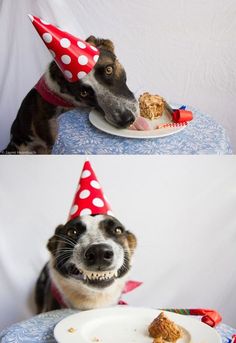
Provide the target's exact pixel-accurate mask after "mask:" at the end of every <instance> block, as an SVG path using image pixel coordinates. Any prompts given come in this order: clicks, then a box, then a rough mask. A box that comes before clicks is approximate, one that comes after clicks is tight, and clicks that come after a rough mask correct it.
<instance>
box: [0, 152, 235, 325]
mask: <svg viewBox="0 0 236 343" xmlns="http://www.w3.org/2000/svg"><path fill="white" fill-rule="evenodd" d="M90 160H91V162H92V164H93V167H94V169H95V171H96V174H97V176H98V178H99V180H100V182H101V184H102V186H103V189H104V191H105V193H106V194H107V196H108V197H109V199H110V202H111V205H112V208H113V211H114V213H116V216H117V217H118V218H119V219H120V220H121V221H122V222H123V223H124V224H125V225H126V227H127V228H128V229H130V230H132V231H133V232H134V233H135V234H136V235H137V237H138V242H139V244H138V250H137V253H136V258H135V263H134V267H133V270H132V274H131V278H133V279H134V280H140V281H143V282H144V285H143V286H142V287H140V289H138V290H136V291H134V292H133V294H130V295H128V296H127V297H126V299H127V300H128V302H129V303H130V304H133V305H136V306H139V305H141V306H151V307H156V308H161V307H178V308H194V307H205V308H207V307H209V308H213V309H218V310H219V311H220V313H221V314H222V315H223V321H224V322H225V323H228V324H231V325H232V326H234V327H236V319H235V308H236V297H235V289H236V264H235V260H236V249H235V244H236V213H235V203H236V186H235V175H236V158H234V157H233V158H229V157H221V158H220V157H209V156H208V157H202V158H199V157H193V158H191V157H169V158H168V157H155V158H154V157H141V156H140V157H139V158H137V157H132V156H129V157H124V156H123V157H122V156H115V157H112V156H106V157H103V156H98V157H91V158H90ZM83 161H84V158H83V157H80V156H78V157H70V156H65V157H61V158H60V157H39V158H37V157H35V156H34V157H27V156H25V157H23V156H22V157H21V158H18V157H2V158H1V168H0V180H1V184H0V204H1V206H0V237H1V239H0V275H1V282H0V304H1V310H0V317H1V318H0V327H3V326H6V325H9V324H10V323H12V322H16V321H19V320H22V319H24V318H28V317H29V316H31V315H32V306H31V305H29V304H30V303H32V290H33V287H34V283H35V280H36V278H37V276H38V274H39V271H40V269H41V268H42V266H43V264H44V263H45V261H46V260H47V258H48V254H47V250H46V248H45V247H46V242H47V240H48V238H49V237H50V236H51V235H52V234H53V232H54V228H55V227H56V225H58V224H60V223H64V222H65V221H66V218H67V214H68V211H69V208H70V205H71V201H72V198H73V196H74V192H75V189H76V185H77V182H78V178H79V175H80V172H81V168H82V165H83Z"/></svg>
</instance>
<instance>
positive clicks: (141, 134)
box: [89, 109, 188, 139]
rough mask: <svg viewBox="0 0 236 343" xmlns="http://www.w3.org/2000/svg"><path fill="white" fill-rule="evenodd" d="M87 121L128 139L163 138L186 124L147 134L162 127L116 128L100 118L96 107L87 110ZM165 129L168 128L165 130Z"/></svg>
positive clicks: (110, 133) (113, 134) (183, 127)
mask: <svg viewBox="0 0 236 343" xmlns="http://www.w3.org/2000/svg"><path fill="white" fill-rule="evenodd" d="M96 120H98V122H100V123H101V124H104V126H105V128H104V127H103V128H101V126H100V125H98V124H97V122H96ZM89 121H90V123H91V124H92V125H93V126H94V127H96V129H98V130H100V131H102V132H105V133H107V134H109V135H112V136H116V137H123V138H128V139H160V138H164V137H168V136H171V135H174V134H176V133H179V132H181V131H183V130H184V129H185V128H186V127H187V126H188V125H186V126H180V127H175V128H169V129H163V130H165V131H163V134H158V135H157V134H156V135H152V136H149V135H147V132H152V133H154V132H156V131H159V132H161V130H162V129H159V130H148V131H136V130H128V129H116V128H115V127H113V126H112V125H110V124H109V123H108V122H107V121H106V120H105V119H103V118H102V114H101V113H100V112H99V111H98V110H96V109H92V110H91V111H90V112H89ZM167 130H169V131H168V132H167ZM134 133H137V135H136V136H132V134H134Z"/></svg>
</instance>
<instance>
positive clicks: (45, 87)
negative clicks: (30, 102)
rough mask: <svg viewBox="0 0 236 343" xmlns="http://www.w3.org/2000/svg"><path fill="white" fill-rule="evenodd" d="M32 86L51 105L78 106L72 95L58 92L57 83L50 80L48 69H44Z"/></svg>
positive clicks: (70, 107) (67, 107)
mask: <svg viewBox="0 0 236 343" xmlns="http://www.w3.org/2000/svg"><path fill="white" fill-rule="evenodd" d="M34 88H35V89H36V90H37V92H38V93H39V94H40V95H41V97H42V98H43V99H44V100H45V101H47V102H48V103H49V104H51V105H54V106H57V107H58V106H60V107H63V108H66V109H72V108H75V107H77V106H78V104H77V103H76V102H75V100H74V98H73V97H72V96H70V95H69V94H64V93H63V94H62V93H61V92H60V87H59V85H58V84H57V83H56V82H55V81H53V80H52V78H51V76H50V72H49V71H46V73H45V74H44V75H43V76H42V77H41V78H40V80H39V81H38V82H37V84H36V85H35V86H34Z"/></svg>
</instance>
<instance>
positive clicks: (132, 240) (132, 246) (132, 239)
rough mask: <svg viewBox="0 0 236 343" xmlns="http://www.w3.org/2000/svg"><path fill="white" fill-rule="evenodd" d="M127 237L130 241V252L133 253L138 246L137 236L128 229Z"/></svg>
mask: <svg viewBox="0 0 236 343" xmlns="http://www.w3.org/2000/svg"><path fill="white" fill-rule="evenodd" d="M126 238H127V241H128V245H129V249H130V252H131V254H133V252H134V250H135V248H136V247H137V238H136V237H135V235H134V234H133V233H131V232H130V231H126Z"/></svg>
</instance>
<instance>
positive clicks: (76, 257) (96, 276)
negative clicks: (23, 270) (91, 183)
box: [48, 215, 136, 310]
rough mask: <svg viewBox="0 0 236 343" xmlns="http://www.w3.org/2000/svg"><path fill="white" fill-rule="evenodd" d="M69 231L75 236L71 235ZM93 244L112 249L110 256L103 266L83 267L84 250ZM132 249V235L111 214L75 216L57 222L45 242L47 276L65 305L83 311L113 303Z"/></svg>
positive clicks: (123, 279)
mask: <svg viewBox="0 0 236 343" xmlns="http://www.w3.org/2000/svg"><path fill="white" fill-rule="evenodd" d="M118 228H119V229H120V232H117V229H118ZM71 230H72V231H71ZM71 232H72V233H74V232H75V233H76V236H75V237H73V238H72V237H71V235H70V234H71ZM94 244H96V245H99V244H106V245H108V246H109V247H111V248H112V250H113V258H112V260H111V263H109V264H108V265H107V266H106V265H105V264H104V265H101V266H99V265H100V262H99V263H98V264H97V263H96V264H95V265H94V266H93V265H89V264H87V266H86V261H85V262H84V260H83V259H84V256H85V255H84V253H85V251H86V249H87V248H88V247H90V246H93V245H94ZM135 248H136V237H135V236H134V235H133V234H132V233H131V232H130V231H127V230H126V229H125V228H124V226H123V225H122V224H121V223H120V222H119V221H118V220H117V219H116V218H115V217H112V216H109V215H95V216H89V215H88V216H81V217H77V218H75V219H73V220H71V221H69V222H68V223H66V224H65V225H59V226H58V227H57V228H56V231H55V234H54V236H53V237H51V239H50V240H49V242H48V249H49V250H50V252H51V254H52V256H51V260H50V263H49V272H50V277H51V279H52V280H53V283H54V284H55V285H56V286H57V288H58V289H59V291H60V293H61V294H62V295H63V299H64V301H65V303H66V304H67V305H68V306H69V307H73V308H78V309H83V310H87V309H91V308H98V307H102V306H111V305H115V304H117V301H118V299H119V297H120V295H121V292H122V289H123V287H124V285H125V282H126V280H127V276H128V273H129V270H130V268H131V262H132V257H133V252H134V249H135ZM100 267H101V268H100ZM93 269H95V270H93ZM101 269H102V270H101ZM104 274H105V275H104Z"/></svg>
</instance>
